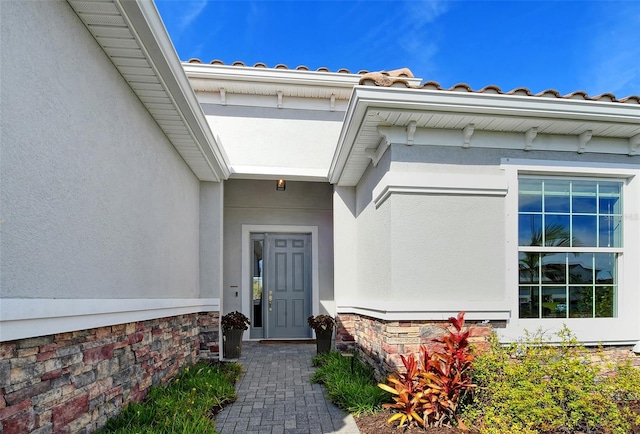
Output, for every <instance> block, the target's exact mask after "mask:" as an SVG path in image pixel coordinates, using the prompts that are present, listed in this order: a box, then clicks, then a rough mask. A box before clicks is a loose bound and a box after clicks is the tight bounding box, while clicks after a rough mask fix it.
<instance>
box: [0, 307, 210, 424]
mask: <svg viewBox="0 0 640 434" xmlns="http://www.w3.org/2000/svg"><path fill="white" fill-rule="evenodd" d="M218 315H219V314H218V312H211V313H194V314H189V315H179V316H175V317H169V318H160V319H154V320H149V321H141V322H132V323H128V324H119V325H114V326H109V327H100V328H95V329H90V330H81V331H74V332H69V333H58V334H54V335H48V336H41V337H37V338H28V339H21V340H16V341H8V342H0V433H1V434H18V433H20V434H22V433H28V432H32V433H40V434H43V433H89V432H93V431H95V430H97V429H99V428H101V427H102V426H104V424H105V423H106V422H107V419H109V418H111V417H113V416H115V415H117V414H118V413H119V412H120V409H121V408H122V407H123V406H124V405H126V404H127V403H129V402H132V401H141V400H142V399H144V397H145V396H146V394H147V392H148V391H149V388H150V387H151V386H155V385H159V384H163V383H166V382H167V381H169V380H170V379H171V378H173V377H174V376H175V375H176V374H177V373H178V372H179V370H180V368H182V367H183V366H185V365H192V364H194V363H196V362H197V361H198V359H199V358H200V357H201V356H202V357H206V358H213V357H216V356H217V351H218Z"/></svg>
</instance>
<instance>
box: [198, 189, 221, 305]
mask: <svg viewBox="0 0 640 434" xmlns="http://www.w3.org/2000/svg"><path fill="white" fill-rule="evenodd" d="M223 214H224V183H222V182H201V183H200V297H202V298H220V296H221V294H222V258H223V252H222V238H223V231H224V228H223Z"/></svg>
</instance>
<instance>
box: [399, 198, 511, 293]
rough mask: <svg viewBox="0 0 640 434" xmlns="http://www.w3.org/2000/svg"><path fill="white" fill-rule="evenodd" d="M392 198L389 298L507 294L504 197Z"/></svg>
mask: <svg viewBox="0 0 640 434" xmlns="http://www.w3.org/2000/svg"><path fill="white" fill-rule="evenodd" d="M389 202H390V206H391V208H392V210H391V227H390V230H391V233H392V238H391V242H392V249H391V250H392V255H391V262H392V269H393V282H392V284H391V288H390V289H391V291H390V294H389V295H388V297H389V299H390V300H393V299H396V298H397V297H398V296H401V297H402V298H403V299H406V300H407V301H410V300H416V299H421V300H425V301H438V302H442V301H461V300H464V301H465V302H467V301H472V302H475V301H490V300H502V299H503V298H504V284H505V257H504V256H505V255H504V242H505V238H504V223H505V221H504V198H501V197H497V198H496V197H485V196H464V195H456V196H446V195H394V196H393V197H392V198H391V199H389Z"/></svg>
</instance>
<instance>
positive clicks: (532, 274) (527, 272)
mask: <svg viewBox="0 0 640 434" xmlns="http://www.w3.org/2000/svg"><path fill="white" fill-rule="evenodd" d="M539 265H540V253H529V252H520V283H539V280H540V278H539V275H538V272H539V271H538V269H539Z"/></svg>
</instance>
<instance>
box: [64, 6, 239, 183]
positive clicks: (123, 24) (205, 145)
mask: <svg viewBox="0 0 640 434" xmlns="http://www.w3.org/2000/svg"><path fill="white" fill-rule="evenodd" d="M68 1H69V4H70V5H71V7H72V8H73V9H74V11H75V12H76V14H77V15H78V17H79V18H80V20H81V21H82V22H83V23H84V24H85V26H86V27H87V29H88V30H89V32H90V33H91V34H92V35H93V37H94V38H95V40H96V41H97V42H98V44H99V45H100V47H101V48H102V49H103V50H104V52H105V53H106V55H107V56H108V57H109V59H110V60H111V61H112V62H113V64H114V65H115V67H116V68H117V69H118V71H119V72H120V74H121V75H122V77H123V78H124V79H125V80H126V81H127V83H128V84H129V86H130V87H131V89H132V90H133V92H134V93H135V94H136V95H137V97H138V98H139V99H140V101H141V102H142V104H144V106H145V107H146V109H147V110H148V112H149V113H150V114H151V116H152V117H153V119H154V120H155V121H156V123H157V124H158V125H159V126H160V128H161V129H162V130H163V131H164V133H165V135H166V136H167V138H168V139H169V140H170V141H171V143H172V144H173V146H174V147H175V148H176V150H177V151H178V152H179V153H180V155H181V156H182V158H183V159H184V161H185V162H186V163H187V165H188V166H189V167H190V168H191V170H192V171H193V172H194V174H195V175H196V176H197V177H198V179H200V180H202V181H220V180H222V179H226V178H227V177H228V176H229V169H228V165H227V163H226V158H225V156H224V152H223V151H222V150H221V149H220V147H219V146H218V144H217V143H216V140H215V138H214V137H213V135H212V133H211V131H210V130H209V127H208V125H207V123H206V120H205V117H204V114H203V113H202V111H201V109H200V106H199V104H198V103H197V100H196V98H195V95H194V93H193V90H192V89H191V87H190V85H189V82H188V80H187V78H186V76H185V75H184V71H183V70H182V66H181V65H180V61H179V59H178V57H177V55H176V53H175V50H174V49H173V45H172V44H171V41H170V39H169V37H168V35H167V34H166V31H165V29H164V25H163V24H162V21H161V19H160V17H159V15H158V13H157V10H156V8H155V5H154V4H153V2H152V1H140V2H133V1H122V0H100V1H80V0H68Z"/></svg>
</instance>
